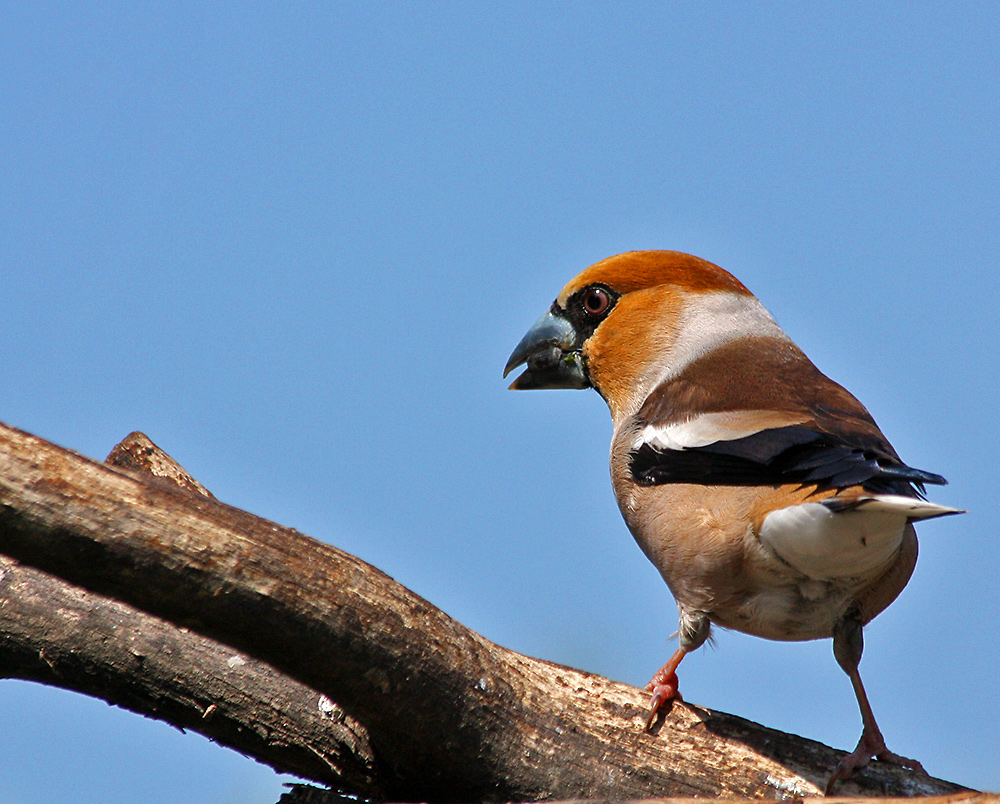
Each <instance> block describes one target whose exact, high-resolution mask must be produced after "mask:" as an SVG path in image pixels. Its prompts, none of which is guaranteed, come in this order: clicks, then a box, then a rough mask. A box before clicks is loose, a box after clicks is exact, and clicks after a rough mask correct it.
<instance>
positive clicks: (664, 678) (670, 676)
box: [646, 665, 683, 731]
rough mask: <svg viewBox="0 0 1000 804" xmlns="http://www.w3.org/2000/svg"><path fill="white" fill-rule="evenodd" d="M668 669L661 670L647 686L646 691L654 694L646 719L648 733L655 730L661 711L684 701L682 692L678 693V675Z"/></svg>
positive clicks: (650, 700)
mask: <svg viewBox="0 0 1000 804" xmlns="http://www.w3.org/2000/svg"><path fill="white" fill-rule="evenodd" d="M667 667H669V665H668V666H667ZM667 667H663V668H661V669H660V670H659V671H658V672H657V673H656V675H655V676H653V678H652V679H651V680H650V682H649V683H648V684H647V685H646V689H647V690H649V691H650V692H652V693H653V695H652V697H651V698H650V699H649V715H648V716H647V717H646V731H652V730H653V724H654V723H655V722H656V716H657V715H658V714H660V710H661V709H663V708H664V707H666V706H667V705H668V704H670V703H671V702H672V701H680V700H683V699H682V698H681V694H680V692H678V691H677V673H675V672H674V671H673V670H668V669H667ZM665 671H666V672H665Z"/></svg>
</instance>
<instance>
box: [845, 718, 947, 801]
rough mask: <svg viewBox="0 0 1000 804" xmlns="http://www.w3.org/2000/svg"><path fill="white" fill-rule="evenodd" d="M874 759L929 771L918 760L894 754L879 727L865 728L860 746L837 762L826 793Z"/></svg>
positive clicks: (921, 771) (923, 771) (920, 771)
mask: <svg viewBox="0 0 1000 804" xmlns="http://www.w3.org/2000/svg"><path fill="white" fill-rule="evenodd" d="M872 759H877V760H878V761H879V762H886V763H888V764H890V765H898V766H899V767H901V768H906V769H907V770H912V771H917V772H919V773H923V774H926V773H927V771H925V770H924V767H923V765H921V764H920V763H919V762H917V760H915V759H907V758H906V757H902V756H900V755H899V754H894V753H893V752H892V751H890V750H889V749H888V748H886V747H885V740H884V739H883V738H882V734H881V732H880V731H879V730H878V729H872V730H869V729H865V731H864V732H863V733H862V735H861V739H860V740H858V747H857V748H855V749H854V750H853V751H852V752H851V753H850V754H848V755H847V756H846V757H844V758H843V759H842V760H840V762H838V763H837V767H836V768H835V769H834V771H833V775H832V776H831V777H830V781H829V782H827V783H826V795H830V794H831V793H832V791H833V788H834V787H835V786H836V784H837V782H842V781H844V780H845V779H848V778H850V777H851V776H852V775H853V773H854V771H856V770H857V769H858V768H863V767H864V766H865V765H867V764H868V763H869V762H871V761H872Z"/></svg>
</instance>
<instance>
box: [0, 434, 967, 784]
mask: <svg viewBox="0 0 1000 804" xmlns="http://www.w3.org/2000/svg"><path fill="white" fill-rule="evenodd" d="M140 446H141V444H140ZM192 480H193V479H192ZM198 490H199V491H203V489H198ZM0 553H2V554H4V555H5V556H7V557H8V561H7V563H6V564H4V565H3V567H4V568H6V569H7V570H8V573H9V574H10V577H11V582H10V583H6V578H5V583H4V585H2V586H0V592H2V593H3V595H4V597H5V599H6V600H7V601H8V602H9V601H11V600H20V601H22V602H23V603H24V608H23V609H22V611H21V613H20V614H16V615H14V616H13V617H12V618H9V619H10V620H11V622H9V623H8V622H7V621H6V620H5V621H4V622H3V623H2V625H3V626H4V628H5V629H6V630H7V633H8V634H12V633H19V631H18V628H20V629H21V630H22V631H27V630H29V629H28V626H27V625H23V624H22V625H21V626H18V625H16V623H29V622H34V623H35V624H36V625H37V626H38V628H37V629H36V633H35V635H34V636H33V637H31V638H30V639H29V638H27V637H25V639H24V640H23V641H20V642H19V641H18V640H12V639H11V638H10V637H8V638H7V639H5V640H4V643H3V646H2V648H0V650H2V652H3V653H4V654H5V656H4V657H3V658H0V662H3V663H4V664H3V666H4V667H10V666H14V665H17V666H18V667H27V666H29V664H30V663H31V662H34V670H33V671H32V672H33V673H34V675H30V674H29V673H28V672H26V671H24V670H21V673H22V677H33V678H38V679H39V680H45V681H48V682H50V683H56V684H60V685H62V686H68V687H70V688H73V689H78V690H80V691H84V692H88V693H89V694H95V695H99V696H101V697H105V698H107V699H108V700H111V701H113V702H115V703H121V704H123V705H127V706H130V707H131V708H134V709H137V710H138V711H143V712H144V713H146V714H153V715H156V716H160V717H165V718H166V719H168V720H171V722H177V724H178V725H182V726H185V727H189V728H196V729H198V730H199V731H202V732H205V733H210V731H209V729H208V728H207V726H208V725H210V724H213V723H216V724H222V723H223V722H225V719H226V718H229V719H231V722H228V723H226V725H225V727H222V726H219V728H218V731H217V732H216V733H215V734H212V733H210V736H214V737H216V738H217V739H220V741H225V742H227V744H230V745H234V746H235V747H238V748H239V749H240V750H243V751H245V752H247V753H251V754H252V755H254V756H258V757H259V758H261V759H262V760H263V761H267V762H269V764H272V765H273V766H275V767H276V768H278V769H280V770H292V772H295V773H303V774H304V775H306V776H308V777H309V778H317V779H318V780H320V781H324V782H331V780H332V781H333V782H334V783H335V784H340V785H341V786H343V787H346V788H348V789H353V790H357V791H359V792H363V793H371V792H372V791H375V794H377V795H378V796H380V797H387V798H389V799H395V800H408V801H414V800H427V801H442V802H444V801H469V802H471V801H510V800H522V801H528V800H539V799H553V798H615V799H625V798H640V797H649V796H655V795H674V796H716V797H769V798H775V797H799V796H809V795H817V794H819V792H820V791H821V790H822V788H823V785H824V784H825V780H826V778H827V776H828V775H829V773H830V772H831V770H832V768H833V766H834V765H835V764H836V762H837V760H838V759H839V757H840V756H841V754H840V752H836V751H834V750H833V749H830V748H827V747H826V746H823V745H821V744H819V743H816V742H813V741H809V740H804V739H802V738H799V737H795V736H793V735H787V734H782V733H780V732H776V731H774V730H771V729H767V728H764V727H762V726H758V725H756V724H753V723H750V722H748V721H746V720H743V719H740V718H737V717H734V716H731V715H725V714H722V713H718V712H711V711H708V710H705V709H701V708H699V707H695V706H691V705H689V704H678V705H676V706H674V707H673V709H672V711H671V712H670V713H669V715H668V716H667V717H666V718H665V719H664V720H663V721H662V723H661V725H659V726H658V727H657V729H656V732H655V733H654V734H646V733H644V732H643V731H642V723H643V717H644V709H645V704H646V696H645V695H644V694H643V693H642V692H641V691H639V690H636V689H634V688H632V687H628V686H626V685H623V684H618V683H615V682H612V681H609V680H608V679H604V678H601V677H598V676H594V675H590V674H587V673H582V672H580V671H577V670H573V669H570V668H566V667H560V666H558V665H553V664H551V663H548V662H544V661H539V660H537V659H531V658H528V657H526V656H522V655H520V654H517V653H514V652H512V651H509V650H506V649H504V648H502V647H500V646H498V645H495V644H493V643H491V642H489V641H488V640H486V639H484V638H483V637H481V636H479V635H478V634H475V633H474V632H472V631H470V630H468V629H467V628H465V627H464V626H462V625H461V624H460V623H457V622H456V621H454V620H452V619H451V618H449V617H448V616H447V615H445V614H444V613H443V612H441V611H439V610H438V609H436V608H434V607H433V606H431V605H430V604H429V603H428V602H427V601H425V600H423V599H422V598H420V597H418V596H417V595H415V594H413V593H412V592H410V591H409V590H407V589H405V588H403V587H402V586H400V585H399V584H397V583H395V582H394V581H393V580H392V579H391V578H389V577H387V576H386V575H384V574H383V573H381V572H379V571H378V570H376V569H374V568H373V567H370V566H368V565H366V564H364V563H363V562H361V561H359V560H358V559H356V558H354V557H352V556H350V555H347V554H345V553H343V552H341V551H339V550H337V549H336V548H333V547H330V546H328V545H325V544H321V543H319V542H317V541H315V540H313V539H310V538H308V537H306V536H303V535H302V534H300V533H297V532H296V531H293V530H290V529H287V528H282V527H280V526H278V525H275V524H273V523H271V522H268V521H266V520H263V519H260V518H258V517H255V516H253V515H251V514H248V513H246V512H244V511H240V510H238V509H234V508H231V507H229V506H226V505H224V504H223V503H220V502H218V501H217V500H215V499H213V498H211V497H209V496H205V495H204V494H203V493H192V492H191V491H186V490H183V489H180V488H174V487H171V486H169V485H167V484H166V483H164V482H161V481H150V480H149V479H148V478H147V477H144V476H142V475H140V474H135V473H133V472H126V471H123V470H122V469H120V468H112V467H107V466H103V465H101V464H97V463H94V462H92V461H89V460H87V459H85V458H82V457H80V456H79V455H76V454H74V453H71V452H68V451H65V450H61V449H59V448H58V447H55V446H53V445H51V444H48V443H47V442H44V441H42V440H41V439H38V438H35V437H33V436H30V435H27V434H25V433H21V432H19V431H16V430H13V429H10V428H4V427H2V426H0ZM17 562H20V563H21V564H23V565H28V567H30V568H31V569H29V568H28V567H19V566H18V565H17ZM44 583H52V584H55V585H56V586H57V587H58V589H59V590H60V591H61V592H63V593H65V594H67V595H71V594H76V595H78V598H77V600H76V603H75V604H74V605H76V606H77V608H75V609H74V608H73V607H72V606H69V605H68V604H67V605H66V606H63V604H62V603H59V604H56V605H50V606H46V605H45V599H46V598H45V597H44V596H43V597H41V598H38V597H37V596H36V597H35V598H34V599H33V600H34V602H33V603H32V602H31V595H32V594H36V595H39V594H42V595H44V594H52V591H51V590H50V591H49V592H48V593H46V592H43V591H40V590H41V589H42V587H41V586H40V585H41V584H44ZM84 590H85V591H84ZM50 599H52V598H50ZM102 607H103V608H102ZM108 607H112V608H108ZM115 607H117V608H115ZM5 608H6V605H5ZM11 610H12V611H13V609H11ZM59 611H65V612H67V614H66V615H65V617H66V621H67V623H69V622H71V623H73V624H74V627H73V628H68V627H62V628H60V627H53V628H52V629H51V633H50V636H51V641H52V644H51V645H49V644H43V643H45V641H46V638H47V637H46V636H45V631H46V628H47V625H46V623H47V621H48V620H49V619H51V618H53V617H57V616H58V612H59ZM102 611H106V612H109V614H108V618H107V621H106V622H104V623H100V619H101V618H100V613H101V612H102ZM73 612H75V613H73ZM95 612H96V614H95ZM91 618H93V619H91ZM129 618H132V619H129ZM115 623H118V624H120V627H118V628H116V627H113V626H114V624H115ZM160 626H162V629H160V630H158V628H159V627H160ZM62 633H65V634H66V636H65V637H63V636H60V634H62ZM98 635H100V636H98ZM168 635H169V636H168ZM185 638H190V639H191V640H193V641H194V642H193V643H192V644H188V643H186V642H182V641H176V640H183V639H185ZM137 639H151V640H152V642H149V643H143V644H142V645H141V647H138V648H136V645H137V644H138V643H136V642H135V640H137ZM32 640H33V641H32ZM74 640H75V641H74ZM94 642H102V643H109V644H112V645H113V649H114V650H115V651H117V653H116V654H115V655H114V656H113V657H112V658H109V659H107V660H105V661H104V663H103V664H102V665H101V667H102V668H103V669H102V670H101V671H100V672H90V671H89V670H88V667H84V666H82V665H80V664H78V663H79V662H82V661H88V662H89V661H92V659H93V657H92V656H91V655H90V653H88V650H89V648H88V646H92V645H93V643H94ZM165 644H166V645H169V646H170V647H169V649H166V650H160V649H159V646H161V645H165ZM209 648H211V650H210V651H209V654H210V656H211V658H210V659H208V660H206V664H207V665H208V666H209V667H210V668H211V669H210V674H211V675H212V676H213V679H215V681H213V680H209V679H204V678H200V677H198V676H197V675H195V674H193V673H192V674H191V675H185V673H177V674H176V675H178V676H180V677H182V678H184V679H186V680H184V681H182V683H181V684H180V686H178V687H177V688H176V690H175V691H174V692H173V693H171V694H161V692H160V690H161V687H162V683H163V677H164V676H166V675H169V674H170V673H171V663H172V662H173V661H174V659H175V658H177V657H187V659H188V660H189V664H200V662H201V659H200V658H198V659H194V658H192V657H196V656H199V655H200V654H199V651H202V650H209ZM60 650H62V651H65V656H63V654H60V653H59V651H60ZM211 651H215V652H214V653H212V652H211ZM234 651H236V653H234ZM32 655H35V658H32ZM14 656H19V657H20V659H18V660H17V661H14V660H13V659H11V658H10V657H14ZM234 656H238V657H239V660H240V662H243V665H241V666H243V667H252V668H253V670H254V672H253V673H252V675H253V676H254V678H253V679H252V680H250V679H247V678H244V677H239V678H236V677H233V676H229V675H227V673H228V670H227V669H225V668H229V669H231V664H232V659H233V657H234ZM39 657H40V658H39ZM53 657H56V659H57V661H53ZM139 657H143V658H141V659H140V658H139ZM251 657H252V658H251ZM17 662H20V664H17ZM158 662H162V665H163V666H162V668H161V669H158V670H157V671H156V672H151V671H150V667H151V666H152V665H155V664H157V663H158ZM237 664H239V662H237ZM43 665H46V666H47V667H48V670H46V669H45V668H44V667H43ZM268 673H273V674H274V676H275V677H276V678H280V679H281V681H282V684H285V683H286V682H287V683H288V684H294V685H298V687H297V688H292V687H287V686H286V687H283V689H295V690H297V691H295V692H289V693H288V694H289V695H290V696H291V697H292V698H296V699H297V701H298V698H299V696H302V699H303V700H304V701H305V702H304V703H301V702H300V701H299V702H293V703H290V704H289V709H295V708H296V706H298V707H300V708H301V711H303V712H306V713H307V714H308V715H311V716H312V717H313V719H314V720H315V717H316V715H315V710H316V708H317V702H318V701H319V700H320V699H319V697H318V694H319V693H321V694H323V695H324V696H326V698H328V699H329V700H330V701H333V702H336V705H337V706H338V707H340V708H341V709H342V711H343V712H344V713H346V714H345V716H344V718H345V719H344V724H346V730H347V732H349V733H348V734H344V733H341V734H339V735H338V734H335V733H333V732H334V731H335V730H328V731H327V732H324V731H323V729H322V728H318V729H316V730H314V731H313V732H311V733H308V734H307V733H305V732H307V731H309V730H308V729H302V730H301V731H300V732H296V735H295V736H294V737H291V736H289V734H290V732H289V731H288V730H286V731H285V732H280V733H281V737H280V739H279V740H278V742H295V743H296V746H297V748H301V750H300V751H298V753H297V754H296V756H297V757H299V759H297V760H295V762H294V763H292V762H290V761H286V760H284V759H282V758H281V757H278V756H276V755H275V754H267V752H266V751H264V750H263V749H264V748H266V747H267V746H268V745H270V743H271V735H273V734H274V733H278V730H275V731H270V729H271V728H272V727H271V726H267V727H266V729H268V730H269V731H267V733H262V732H258V739H256V740H255V739H253V738H251V739H248V740H244V741H243V742H241V743H239V744H238V745H237V742H238V740H237V739H236V737H233V736H232V735H234V734H235V735H237V736H239V735H241V734H242V733H243V732H245V731H254V729H255V728H256V727H257V726H258V725H259V723H258V722H256V721H255V718H256V717H258V716H259V713H260V712H261V711H262V708H266V707H268V706H271V705H272V703H273V701H272V698H271V697H270V696H271V695H272V692H270V691H269V688H267V687H266V686H264V687H261V688H255V689H254V690H253V691H251V687H252V684H256V683H258V681H259V677H261V676H267V675H268ZM94 679H97V680H96V681H95V680H94ZM213 683H215V684H216V685H215V686H213ZM227 687H228V688H231V690H232V691H234V692H235V693H237V697H239V695H241V694H242V695H246V696H248V697H249V698H250V699H255V698H256V699H257V700H250V701H248V702H247V706H246V707H245V708H244V709H243V710H241V709H240V707H239V706H238V705H236V704H233V703H230V702H229V699H225V698H224V695H223V694H222V692H220V689H225V688H227ZM150 700H152V702H153V703H149V701H150ZM223 700H225V701H226V703H225V704H224V705H223V704H222V703H221V702H222V701H223ZM213 705H214V706H215V707H216V708H215V709H212V708H211V707H212V706H213ZM327 708H328V707H327ZM223 710H224V711H223ZM206 712H209V713H210V714H211V717H209V718H205V717H203V716H202V715H203V714H204V713H206ZM175 718H176V721H175V720H174V719H175ZM328 720H329V719H328ZM268 722H270V721H268ZM359 724H360V725H359ZM323 725H326V724H323ZM362 726H363V728H362ZM366 733H367V740H366V739H365V737H366ZM262 746H263V748H262ZM331 746H340V747H331ZM265 754H266V756H265ZM310 754H312V755H315V756H317V757H319V758H320V759H319V761H317V762H316V763H315V764H316V766H322V768H323V769H325V770H320V771H316V770H309V769H308V768H306V766H307V765H309V762H308V761H306V760H304V759H301V757H303V756H308V755H310ZM289 755H290V754H289ZM292 764H295V765H296V767H294V768H293V767H291V765H292ZM331 768H333V769H334V770H333V777H332V779H331V775H330V769H331ZM338 769H339V772H338ZM960 789H961V788H959V787H958V786H956V785H952V784H950V783H947V782H942V781H939V780H934V779H930V778H928V777H925V776H917V775H914V774H912V773H908V772H906V771H901V770H900V769H897V768H893V767H884V766H879V765H878V763H875V764H874V765H873V766H871V767H870V768H869V769H866V770H865V771H863V772H862V773H860V774H859V775H858V776H857V777H856V778H855V779H852V780H851V781H849V782H847V783H845V784H844V785H843V786H842V787H841V791H842V792H844V793H847V794H854V795H859V794H861V795H863V794H866V793H867V794H880V795H901V796H909V795H930V794H942V793H951V792H955V791H957V790H960Z"/></svg>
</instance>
